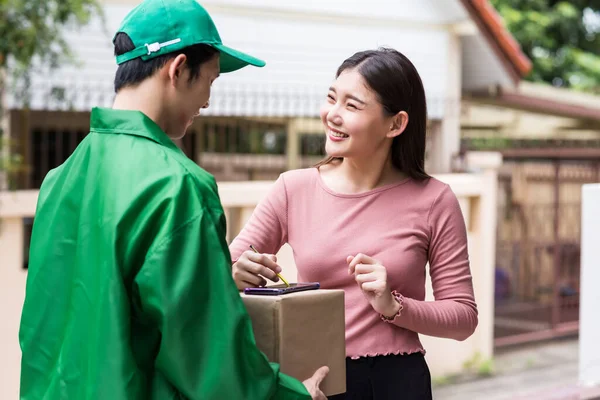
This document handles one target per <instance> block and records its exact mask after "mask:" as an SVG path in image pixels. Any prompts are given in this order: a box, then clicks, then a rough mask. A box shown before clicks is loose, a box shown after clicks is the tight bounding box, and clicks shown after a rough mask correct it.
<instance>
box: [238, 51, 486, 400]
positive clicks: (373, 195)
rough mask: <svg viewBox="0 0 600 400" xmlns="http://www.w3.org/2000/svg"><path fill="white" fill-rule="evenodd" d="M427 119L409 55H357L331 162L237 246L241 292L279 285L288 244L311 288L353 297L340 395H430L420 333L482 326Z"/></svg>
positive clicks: (282, 194)
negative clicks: (432, 155) (429, 294)
mask: <svg viewBox="0 0 600 400" xmlns="http://www.w3.org/2000/svg"><path fill="white" fill-rule="evenodd" d="M426 119H427V109H426V103H425V92H424V90H423V84H422V82H421V78H420V77H419V74H418V72H417V70H416V69H415V67H414V66H413V64H412V63H411V62H410V61H409V60H408V59H407V58H406V57H405V56H404V55H402V54H401V53H400V52H398V51H396V50H392V49H379V50H368V51H363V52H360V53H356V54H354V55H353V56H352V57H350V58H348V59H347V60H346V61H344V62H343V63H342V65H341V66H340V67H339V69H338V71H337V73H336V78H335V80H334V82H333V83H332V84H331V87H330V88H329V91H328V93H327V97H326V101H325V102H324V104H323V106H322V107H321V120H322V122H323V127H324V131H325V135H326V146H325V150H326V152H327V155H328V158H327V159H325V160H323V161H322V162H321V163H319V164H318V165H317V166H316V168H308V169H301V170H294V171H288V172H286V173H284V174H282V175H281V176H280V178H279V179H278V180H277V182H276V183H275V185H274V186H273V188H272V190H271V192H270V194H269V195H267V196H266V197H265V198H264V200H263V201H262V202H261V203H260V204H259V205H258V206H257V207H256V209H255V211H254V213H253V215H252V217H251V218H250V220H249V221H248V224H247V225H246V226H245V227H244V229H243V230H242V231H241V232H240V234H239V236H238V237H237V238H235V240H234V241H233V242H232V244H231V246H230V250H231V256H232V260H233V261H234V262H233V268H232V271H233V277H234V279H235V281H236V284H237V286H238V288H239V289H242V288H246V287H255V286H260V285H262V284H264V282H265V278H267V279H272V280H277V276H276V274H275V271H278V270H279V267H280V266H278V265H277V263H276V259H274V258H273V257H272V256H273V255H274V254H276V253H277V252H278V251H279V249H280V248H281V247H282V246H283V245H284V244H285V243H288V244H289V245H290V246H291V247H292V249H293V250H294V258H295V263H296V267H297V271H298V280H299V281H300V282H320V284H321V287H322V288H324V289H343V290H344V291H345V302H346V308H345V312H346V354H347V357H348V358H347V364H346V365H347V368H346V371H347V379H346V381H347V383H346V387H347V393H346V394H342V395H339V396H335V397H334V398H335V399H357V400H358V399H361V400H362V399H374V400H387V399H398V398H402V399H405V400H427V399H431V398H432V394H431V377H430V374H429V369H428V366H427V363H426V362H425V358H424V353H425V349H424V348H423V345H422V344H421V342H420V339H419V334H424V335H430V336H437V337H444V338H450V339H455V340H464V339H466V338H467V337H469V336H470V335H471V334H472V333H473V332H474V330H475V327H476V326H477V322H478V319H477V307H476V304H475V299H474V296H473V286H472V279H471V272H470V265H469V254H468V249H467V235H466V228H465V222H464V218H463V216H462V213H461V209H460V206H459V203H458V200H457V198H456V196H455V195H454V193H453V192H452V190H451V189H450V187H449V186H448V185H447V184H445V183H442V182H440V181H438V180H437V179H435V178H432V177H429V175H427V173H426V172H425V170H424V166H423V165H424V159H425V130H426ZM250 244H254V245H256V246H257V247H258V248H260V249H261V250H262V251H264V252H265V254H263V255H257V254H254V253H251V252H248V251H246V249H247V248H248V246H249V245H250ZM427 263H429V265H430V269H429V271H430V275H431V282H432V286H433V292H434V293H435V301H432V302H431V301H427V302H426V301H425V274H426V270H425V266H426V265H427Z"/></svg>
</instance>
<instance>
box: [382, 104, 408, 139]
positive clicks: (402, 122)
mask: <svg viewBox="0 0 600 400" xmlns="http://www.w3.org/2000/svg"><path fill="white" fill-rule="evenodd" d="M406 125H408V113H407V112H406V111H400V112H399V113H398V114H396V115H394V116H393V117H392V123H391V125H390V130H389V131H388V133H387V135H386V136H387V137H388V138H395V137H396V136H400V135H401V134H402V132H404V130H405V129H406Z"/></svg>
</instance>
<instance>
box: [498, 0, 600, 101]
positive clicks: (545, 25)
mask: <svg viewBox="0 0 600 400" xmlns="http://www.w3.org/2000/svg"><path fill="white" fill-rule="evenodd" d="M491 3H492V4H493V5H494V7H496V9H497V10H498V12H499V14H500V15H501V16H502V18H503V19H504V22H505V24H506V27H507V28H508V30H509V31H510V32H511V33H512V34H513V36H514V37H515V38H516V40H517V41H518V42H519V43H520V45H521V47H522V49H523V51H524V52H525V54H527V56H528V57H529V58H530V59H531V60H532V62H533V70H532V72H531V73H530V75H529V76H528V77H527V79H528V80H531V81H538V82H540V81H541V82H548V83H551V84H553V85H555V86H562V87H570V88H574V89H577V90H583V91H589V92H596V93H600V0H590V1H584V0H569V1H558V0H491Z"/></svg>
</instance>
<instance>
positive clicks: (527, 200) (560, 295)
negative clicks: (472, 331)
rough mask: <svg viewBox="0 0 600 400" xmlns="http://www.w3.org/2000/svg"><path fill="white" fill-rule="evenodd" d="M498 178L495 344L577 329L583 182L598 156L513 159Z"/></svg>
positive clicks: (592, 177) (594, 173) (591, 178)
mask: <svg viewBox="0 0 600 400" xmlns="http://www.w3.org/2000/svg"><path fill="white" fill-rule="evenodd" d="M505 168H507V171H505V174H503V176H501V178H500V182H499V184H500V185H499V189H500V190H499V193H500V196H501V198H500V201H499V210H498V211H499V212H498V235H497V240H498V242H497V252H496V254H497V255H496V260H497V262H496V277H495V304H496V307H495V319H494V321H495V338H496V345H498V346H503V345H510V344H516V343H521V342H528V341H535V340H539V339H544V338H551V337H556V336H560V335H565V334H572V333H576V332H577V331H578V321H579V286H580V275H579V268H580V230H581V186H582V185H583V184H585V183H590V182H597V181H598V173H599V168H598V163H597V162H596V161H577V162H573V161H567V160H553V161H538V162H526V161H517V162H515V161H513V162H510V161H509V162H508V163H506V165H505Z"/></svg>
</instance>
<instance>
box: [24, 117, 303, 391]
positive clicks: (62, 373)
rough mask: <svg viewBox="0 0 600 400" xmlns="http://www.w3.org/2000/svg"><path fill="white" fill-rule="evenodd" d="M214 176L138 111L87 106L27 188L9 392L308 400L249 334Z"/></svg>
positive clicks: (250, 329)
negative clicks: (68, 152) (18, 352)
mask: <svg viewBox="0 0 600 400" xmlns="http://www.w3.org/2000/svg"><path fill="white" fill-rule="evenodd" d="M225 229H226V228H225V217H224V213H223V208H222V206H221V204H220V200H219V197H218V193H217V186H216V183H215V181H214V178H213V177H212V176H211V175H210V174H208V173H207V172H205V171H204V170H202V169H201V168H200V167H198V166H197V165H196V164H195V163H194V162H192V161H191V160H189V159H188V158H187V157H186V156H185V155H184V154H183V153H182V152H181V150H180V149H179V148H178V147H177V146H176V145H175V144H174V143H173V142H172V141H171V140H170V139H169V137H168V136H167V135H166V134H165V133H164V132H163V131H162V130H161V129H160V128H159V127H158V125H156V124H155V123H154V122H153V121H152V120H150V119H149V118H148V117H146V116H145V115H144V114H142V113H141V112H137V111H119V110H112V109H98V108H95V109H93V110H92V114H91V131H90V134H89V135H88V136H87V137H86V138H85V139H84V140H83V142H82V143H81V144H80V145H79V147H78V148H77V149H76V150H75V152H74V153H73V155H72V156H71V157H69V159H68V160H67V161H66V162H65V163H64V164H63V165H61V166H60V167H58V168H56V169H54V170H53V171H51V172H50V173H49V174H48V176H47V177H46V179H45V180H44V183H43V184H42V188H41V190H40V195H39V200H38V206H37V212H36V216H35V222H34V226H33V235H32V240H31V255H30V264H29V274H28V277H27V289H26V297H25V304H24V308H23V314H22V318H21V327H20V334H19V336H20V344H21V349H22V352H23V358H22V369H21V399H26V400H34V399H46V400H54V399H69V400H87V399H99V400H104V399H106V400H136V399H140V400H142V399H143V400H148V399H156V400H159V399H160V400H170V399H182V398H183V399H217V400H235V399H240V400H253V399H257V400H263V399H310V396H309V394H308V392H307V391H306V389H305V388H304V385H302V383H300V382H299V381H297V380H296V379H293V378H291V377H288V376H286V375H284V374H282V373H279V366H278V365H277V364H271V363H269V362H268V360H267V359H266V357H265V355H264V354H263V353H261V352H260V351H259V350H258V349H257V347H256V344H255V340H254V336H253V333H252V327H251V323H250V319H249V317H248V314H247V312H246V309H245V308H244V305H243V303H242V300H241V298H240V295H239V293H238V291H237V289H236V287H235V284H234V282H233V280H232V278H231V256H230V254H229V250H228V247H227V243H226V241H225Z"/></svg>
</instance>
